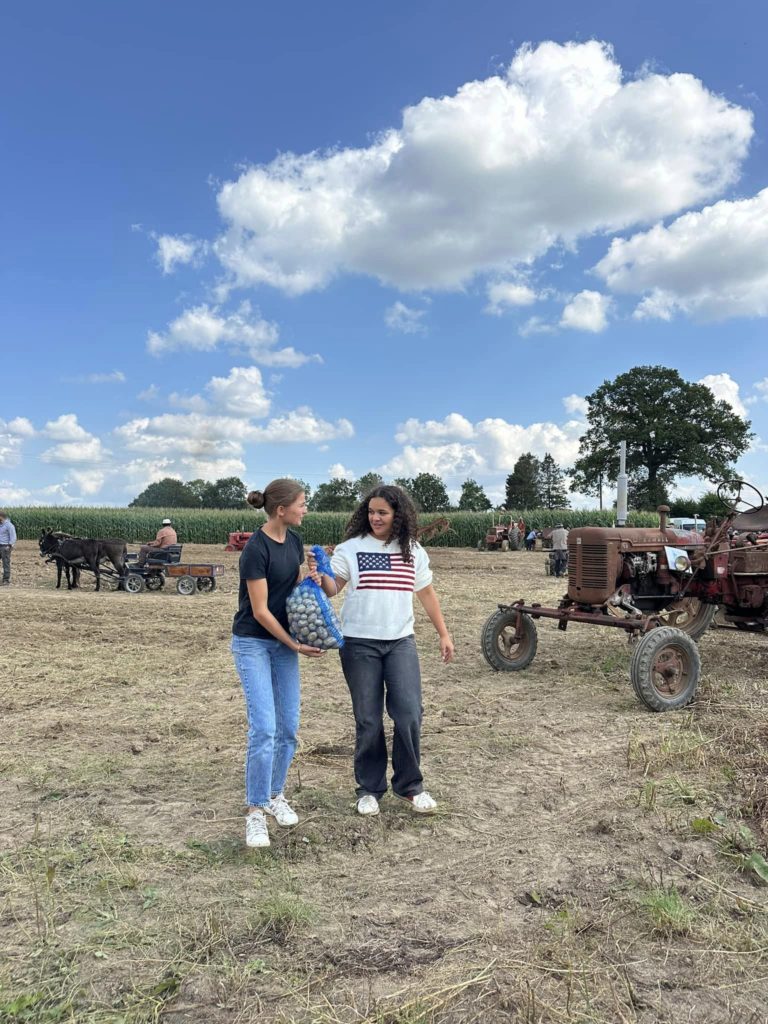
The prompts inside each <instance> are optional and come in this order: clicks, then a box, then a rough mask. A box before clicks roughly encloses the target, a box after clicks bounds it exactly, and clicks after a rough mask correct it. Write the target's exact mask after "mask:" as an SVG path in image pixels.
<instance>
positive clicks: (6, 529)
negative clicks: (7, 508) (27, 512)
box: [0, 512, 16, 587]
mask: <svg viewBox="0 0 768 1024" xmlns="http://www.w3.org/2000/svg"><path fill="white" fill-rule="evenodd" d="M15 543H16V529H15V527H14V525H13V523H12V522H11V520H10V519H9V518H8V513H7V512H0V559H2V562H3V579H2V582H0V586H3V587H8V586H10V584H11V551H13V545H14V544H15Z"/></svg>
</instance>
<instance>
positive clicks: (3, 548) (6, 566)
mask: <svg viewBox="0 0 768 1024" xmlns="http://www.w3.org/2000/svg"><path fill="white" fill-rule="evenodd" d="M11 551H13V548H12V547H11V545H10V544H0V559H2V562H3V582H4V583H10V580H11Z"/></svg>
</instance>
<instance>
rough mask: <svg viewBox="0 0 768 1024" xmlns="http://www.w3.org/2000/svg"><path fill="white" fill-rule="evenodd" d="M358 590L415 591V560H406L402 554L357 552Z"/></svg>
mask: <svg viewBox="0 0 768 1024" xmlns="http://www.w3.org/2000/svg"><path fill="white" fill-rule="evenodd" d="M357 571H358V573H359V575H360V582H359V583H358V584H357V589H358V590H407V591H410V592H411V593H413V584H414V579H415V576H416V570H415V568H414V564H413V561H410V562H404V561H403V556H402V555H384V554H378V553H372V552H368V551H358V552H357Z"/></svg>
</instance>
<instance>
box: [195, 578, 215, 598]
mask: <svg viewBox="0 0 768 1024" xmlns="http://www.w3.org/2000/svg"><path fill="white" fill-rule="evenodd" d="M197 589H198V590H199V591H200V593H201V594H212V593H213V591H214V590H215V589H216V579H215V577H214V576H198V577H197Z"/></svg>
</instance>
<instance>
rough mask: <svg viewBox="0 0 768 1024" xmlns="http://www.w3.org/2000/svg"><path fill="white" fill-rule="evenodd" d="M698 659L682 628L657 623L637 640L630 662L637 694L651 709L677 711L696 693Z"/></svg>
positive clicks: (694, 647)
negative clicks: (657, 625) (656, 625)
mask: <svg viewBox="0 0 768 1024" xmlns="http://www.w3.org/2000/svg"><path fill="white" fill-rule="evenodd" d="M700 675H701V659H700V658H699V649H698V647H697V646H696V643H695V641H694V640H693V639H692V638H691V637H690V636H689V635H688V634H687V633H684V632H683V631H682V630H681V629H674V628H673V627H672V626H659V627H658V628H657V629H652V630H651V631H650V633H646V634H645V636H644V637H642V639H641V640H640V641H639V642H638V644H637V647H636V648H635V650H634V653H633V654H632V660H631V661H630V663H629V677H630V679H631V681H632V687H633V689H634V691H635V694H636V695H637V697H638V698H639V699H640V700H641V701H642V702H643V704H645V706H646V707H648V708H650V709H651V711H676V710H677V709H678V708H684V707H685V706H686V705H687V704H690V703H691V701H692V700H693V698H694V697H695V696H696V689H697V687H698V685H699V677H700Z"/></svg>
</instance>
